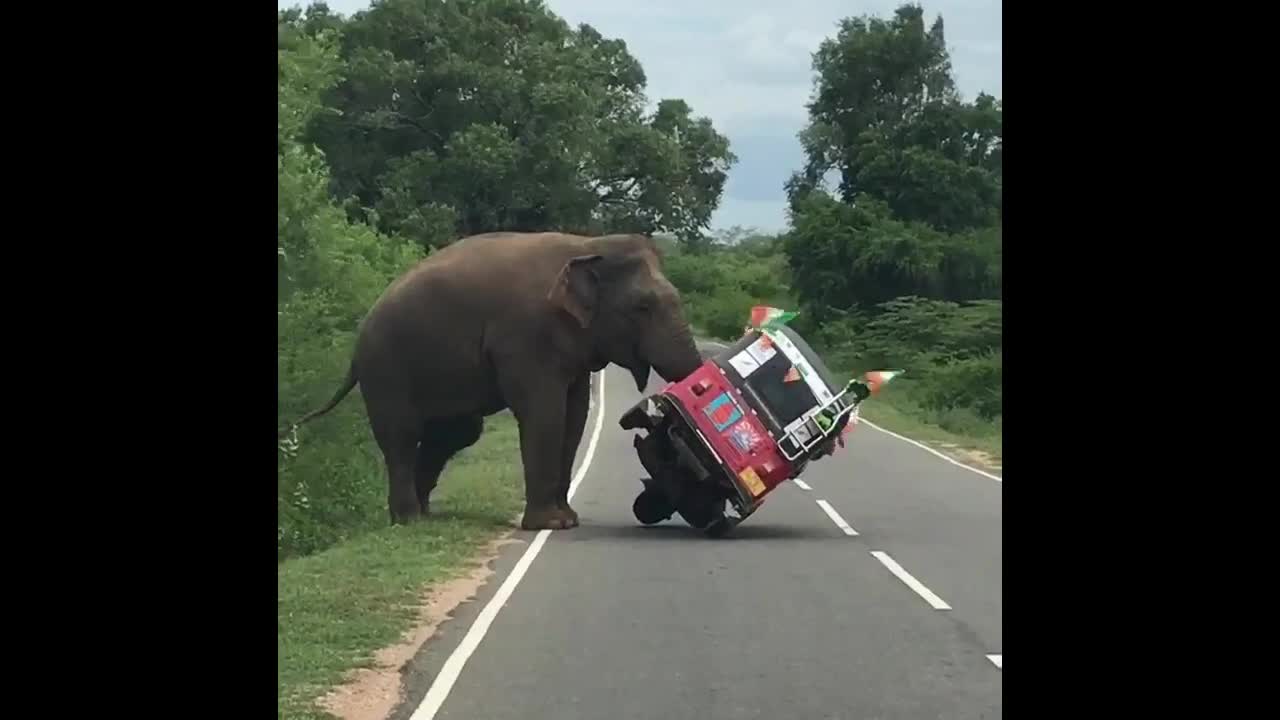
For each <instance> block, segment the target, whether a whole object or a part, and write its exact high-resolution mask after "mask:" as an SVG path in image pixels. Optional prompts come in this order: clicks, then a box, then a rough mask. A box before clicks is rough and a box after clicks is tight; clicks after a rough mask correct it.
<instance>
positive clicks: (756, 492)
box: [738, 467, 764, 497]
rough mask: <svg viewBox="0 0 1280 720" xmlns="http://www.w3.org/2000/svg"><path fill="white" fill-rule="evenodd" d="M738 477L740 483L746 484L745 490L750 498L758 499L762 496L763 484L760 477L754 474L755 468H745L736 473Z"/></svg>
mask: <svg viewBox="0 0 1280 720" xmlns="http://www.w3.org/2000/svg"><path fill="white" fill-rule="evenodd" d="M738 477H740V478H742V482H744V483H746V486H747V489H748V490H750V491H751V496H752V497H759V496H761V495H763V494H764V482H763V481H762V480H761V479H760V476H759V475H757V474H756V469H755V468H751V467H749V468H747V469H746V470H743V471H742V472H740V473H738Z"/></svg>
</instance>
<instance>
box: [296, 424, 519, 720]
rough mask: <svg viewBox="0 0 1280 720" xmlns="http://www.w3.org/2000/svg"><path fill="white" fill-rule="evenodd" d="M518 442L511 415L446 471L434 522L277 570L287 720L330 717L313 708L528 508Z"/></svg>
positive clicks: (392, 530)
mask: <svg viewBox="0 0 1280 720" xmlns="http://www.w3.org/2000/svg"><path fill="white" fill-rule="evenodd" d="M519 459H520V455H519V437H518V434H517V430H516V425H515V421H514V419H513V418H512V417H511V416H510V415H509V414H507V413H502V414H500V415H497V416H494V417H492V418H490V419H489V420H488V421H487V422H486V429H485V434H484V436H483V437H482V438H481V440H480V442H479V443H477V444H476V445H475V446H474V447H472V448H470V449H468V450H466V451H464V452H463V453H462V454H460V455H459V456H458V457H457V458H455V459H454V460H453V461H452V462H451V463H450V464H449V466H448V467H447V468H446V469H445V473H444V475H443V476H442V477H441V479H440V485H439V487H438V488H437V489H436V492H435V493H433V495H432V498H431V508H432V517H431V518H430V519H429V520H427V521H424V522H421V523H416V524H414V525H411V526H407V527H406V526H399V527H387V528H385V529H381V530H377V531H374V532H371V533H367V534H363V535H360V536H357V537H355V538H353V539H350V540H348V541H346V542H343V543H341V544H339V545H336V546H334V547H331V548H329V549H327V550H324V551H322V552H319V553H316V554H314V555H310V556H307V557H300V558H294V559H289V560H285V561H284V562H283V563H280V565H279V566H278V568H277V571H276V598H277V600H276V603H277V642H278V646H277V655H276V658H277V659H276V674H277V679H278V682H279V691H278V699H277V711H278V716H279V717H280V718H290V719H293V718H327V717H330V716H329V715H328V714H326V713H324V712H323V711H322V710H320V709H319V708H317V707H316V706H315V701H316V700H317V699H318V698H319V697H321V696H322V695H324V694H325V692H327V690H328V689H329V688H331V687H333V686H335V685H337V684H340V683H341V682H342V680H343V675H344V674H345V673H346V672H347V671H349V670H352V669H355V668H359V667H368V666H369V665H370V664H371V662H372V660H373V654H374V652H375V651H377V650H378V649H380V648H383V647H387V646H389V645H393V644H395V643H396V642H397V641H398V640H399V639H400V637H401V635H402V633H403V632H404V631H405V630H407V629H409V628H410V627H411V626H412V624H413V622H414V619H415V617H416V612H417V604H418V602H419V601H420V599H421V598H422V594H423V591H424V590H425V589H426V588H427V587H429V586H431V585H432V584H434V583H438V582H440V581H442V580H448V579H450V578H453V577H457V576H458V575H460V574H462V572H463V571H465V570H467V569H469V567H470V566H471V565H472V559H473V558H474V557H475V553H476V551H477V549H478V548H479V547H481V546H482V545H483V544H484V543H485V542H487V541H488V540H491V539H493V538H495V537H497V536H498V535H500V534H502V533H503V532H504V531H506V530H507V529H509V528H511V527H512V520H513V518H515V517H516V515H517V514H518V513H519V512H520V509H521V508H522V507H523V505H524V483H523V480H522V476H521V471H520V462H519Z"/></svg>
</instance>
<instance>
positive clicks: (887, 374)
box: [863, 370, 902, 395]
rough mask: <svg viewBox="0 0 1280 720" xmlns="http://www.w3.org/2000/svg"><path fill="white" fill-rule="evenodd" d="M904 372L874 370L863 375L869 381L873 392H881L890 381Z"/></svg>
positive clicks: (868, 383)
mask: <svg viewBox="0 0 1280 720" xmlns="http://www.w3.org/2000/svg"><path fill="white" fill-rule="evenodd" d="M901 374H902V371H901V370H872V371H870V372H868V373H867V374H866V375H864V376H863V377H864V378H865V379H866V381H867V385H868V386H869V387H870V388H871V393H872V394H873V395H874V394H875V393H878V392H880V388H881V387H883V386H885V385H888V384H889V381H890V380H892V379H894V378H895V377H897V376H899V375H901Z"/></svg>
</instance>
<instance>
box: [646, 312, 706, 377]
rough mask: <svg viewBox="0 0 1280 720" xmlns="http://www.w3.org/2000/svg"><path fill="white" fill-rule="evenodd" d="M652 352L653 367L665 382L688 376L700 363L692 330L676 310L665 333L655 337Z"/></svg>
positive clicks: (700, 358)
mask: <svg viewBox="0 0 1280 720" xmlns="http://www.w3.org/2000/svg"><path fill="white" fill-rule="evenodd" d="M655 340H656V342H655V343H654V345H655V346H656V347H655V348H654V352H651V353H650V354H649V357H650V361H651V363H652V364H653V369H654V370H655V371H657V373H658V374H659V375H661V376H662V379H663V380H666V381H667V382H676V381H678V380H683V379H684V378H686V377H688V375H689V374H690V373H692V372H693V371H694V370H697V369H698V366H700V365H702V356H701V355H700V354H698V346H697V345H695V344H694V342H693V332H692V330H690V328H689V323H688V322H686V321H685V319H684V314H683V313H679V312H677V313H676V314H675V317H674V318H673V321H672V323H671V326H670V329H669V330H668V332H666V333H662V334H660V335H659V336H658V337H657V338H655Z"/></svg>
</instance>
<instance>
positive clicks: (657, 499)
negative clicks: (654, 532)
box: [631, 489, 675, 525]
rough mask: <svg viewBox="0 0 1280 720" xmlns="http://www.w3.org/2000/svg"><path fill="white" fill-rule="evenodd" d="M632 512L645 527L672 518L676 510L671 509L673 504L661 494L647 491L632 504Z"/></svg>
mask: <svg viewBox="0 0 1280 720" xmlns="http://www.w3.org/2000/svg"><path fill="white" fill-rule="evenodd" d="M631 512H632V513H634V514H635V516H636V519H637V520H639V521H640V522H642V523H644V524H645V525H653V524H655V523H660V522H662V521H663V520H666V519H668V518H670V517H671V514H672V513H674V512H675V508H673V507H671V503H669V502H667V499H666V498H665V497H663V496H662V494H661V493H658V492H655V491H653V490H648V489H646V490H643V491H641V493H640V494H639V495H637V496H636V499H635V502H633V503H631Z"/></svg>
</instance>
